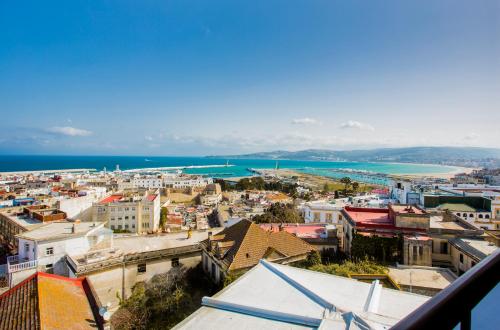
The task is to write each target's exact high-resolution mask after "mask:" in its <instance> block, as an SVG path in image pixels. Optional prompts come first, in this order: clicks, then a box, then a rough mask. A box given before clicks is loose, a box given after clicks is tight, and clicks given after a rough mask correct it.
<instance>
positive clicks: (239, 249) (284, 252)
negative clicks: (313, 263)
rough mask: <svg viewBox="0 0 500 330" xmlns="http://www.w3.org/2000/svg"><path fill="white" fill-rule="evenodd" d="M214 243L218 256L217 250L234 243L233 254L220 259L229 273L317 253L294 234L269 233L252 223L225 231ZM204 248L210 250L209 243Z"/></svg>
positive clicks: (214, 249) (242, 223)
mask: <svg viewBox="0 0 500 330" xmlns="http://www.w3.org/2000/svg"><path fill="white" fill-rule="evenodd" d="M211 240H212V251H213V252H212V253H216V251H217V249H216V247H217V246H219V247H220V246H226V242H231V243H232V244H231V247H230V248H229V250H227V251H224V253H223V254H221V255H220V259H221V261H222V262H223V263H224V264H225V265H226V267H227V269H229V270H237V269H243V268H249V267H253V266H255V265H256V264H257V263H258V262H259V260H260V259H262V258H264V257H266V256H272V255H274V256H278V255H279V256H285V257H294V256H300V255H305V254H307V253H309V252H311V251H313V250H314V247H313V246H312V245H310V244H308V243H306V242H305V241H303V240H301V239H300V238H298V237H296V236H294V235H292V234H289V233H287V232H283V231H282V232H277V233H273V232H268V231H266V230H264V229H262V228H260V226H259V225H257V224H254V223H253V222H251V221H249V220H241V221H239V222H237V223H236V224H234V225H232V226H231V227H228V228H225V229H224V230H223V231H222V232H220V233H219V234H217V235H214V236H213V237H212V239H211ZM221 243H222V244H221ZM203 244H204V245H205V246H208V240H205V241H203ZM228 245H229V244H228ZM270 249H272V252H273V253H271V250H270Z"/></svg>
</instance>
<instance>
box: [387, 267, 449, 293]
mask: <svg viewBox="0 0 500 330" xmlns="http://www.w3.org/2000/svg"><path fill="white" fill-rule="evenodd" d="M389 276H390V277H392V279H393V280H394V281H396V283H398V284H400V285H404V286H410V285H413V286H420V287H424V288H432V289H439V290H442V289H444V288H446V287H447V286H448V285H450V284H451V282H453V281H454V280H455V279H456V276H455V275H454V274H453V273H451V272H450V271H449V270H447V269H445V268H437V267H426V268H421V267H408V268H407V267H404V268H396V267H389Z"/></svg>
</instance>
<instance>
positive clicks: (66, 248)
mask: <svg viewBox="0 0 500 330" xmlns="http://www.w3.org/2000/svg"><path fill="white" fill-rule="evenodd" d="M16 238H17V240H18V245H19V251H18V254H17V255H14V256H10V257H8V258H7V271H8V273H9V283H10V284H11V285H14V284H16V283H19V282H20V281H22V280H24V279H25V278H26V277H28V276H29V275H31V274H33V273H34V272H36V271H45V272H51V273H55V274H58V275H65V276H67V275H68V274H69V270H68V268H67V267H66V261H65V258H66V256H67V255H68V254H71V253H73V254H77V253H84V252H87V251H88V250H90V249H91V248H93V247H95V246H100V247H103V246H104V245H109V244H110V243H109V241H110V240H112V238H113V237H112V232H111V231H110V230H109V229H105V228H104V224H103V223H92V222H69V221H59V222H51V223H48V224H43V225H42V226H40V227H38V228H36V229H33V230H30V231H27V232H24V233H22V234H19V235H17V237H16Z"/></svg>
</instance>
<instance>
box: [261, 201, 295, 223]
mask: <svg viewBox="0 0 500 330" xmlns="http://www.w3.org/2000/svg"><path fill="white" fill-rule="evenodd" d="M252 220H253V221H254V222H255V223H303V222H304V218H302V216H301V215H300V213H299V211H298V210H297V209H296V208H295V207H294V206H293V205H291V204H281V203H275V204H272V205H271V206H270V207H269V209H267V210H266V212H265V213H264V214H260V215H256V216H254V217H253V218H252Z"/></svg>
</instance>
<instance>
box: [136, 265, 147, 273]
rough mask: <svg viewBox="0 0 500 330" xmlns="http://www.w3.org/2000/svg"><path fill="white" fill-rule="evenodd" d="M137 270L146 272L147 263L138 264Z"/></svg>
mask: <svg viewBox="0 0 500 330" xmlns="http://www.w3.org/2000/svg"><path fill="white" fill-rule="evenodd" d="M137 272H138V273H141V274H142V273H145V272H146V264H138V265H137Z"/></svg>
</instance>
